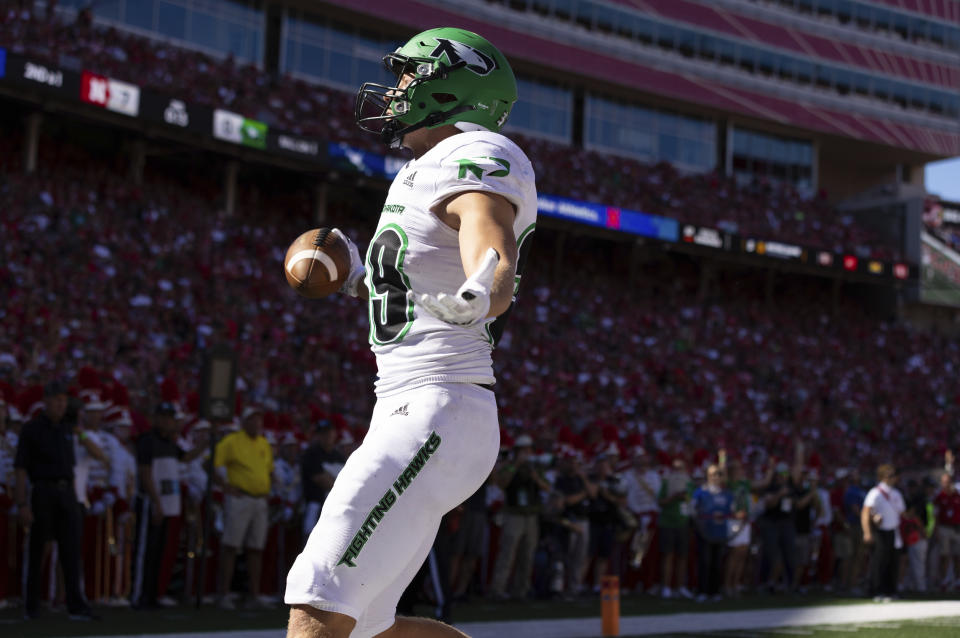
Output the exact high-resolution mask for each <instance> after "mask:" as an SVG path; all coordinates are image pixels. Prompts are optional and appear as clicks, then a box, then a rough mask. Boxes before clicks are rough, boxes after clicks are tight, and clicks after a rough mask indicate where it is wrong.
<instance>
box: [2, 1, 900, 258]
mask: <svg viewBox="0 0 960 638" xmlns="http://www.w3.org/2000/svg"><path fill="white" fill-rule="evenodd" d="M27 4H28V5H30V4H32V3H27ZM46 7H47V8H46V10H45V11H40V10H36V9H34V10H31V9H30V8H22V9H19V10H18V9H16V8H11V9H8V10H7V11H6V12H5V13H2V14H0V42H2V43H3V44H5V45H7V46H8V48H9V49H10V50H11V51H13V52H15V53H21V54H28V55H31V56H35V57H36V58H38V59H40V60H43V61H46V62H48V63H50V64H55V65H59V66H62V67H64V68H73V69H75V70H81V69H83V68H88V69H91V70H95V71H96V72H98V73H102V74H105V75H108V76H110V77H112V78H115V79H118V80H123V81H129V82H134V83H136V84H138V85H140V86H146V87H151V88H154V89H157V90H160V91H165V92H168V93H170V94H171V95H172V96H176V97H178V98H181V99H186V100H187V101H189V102H194V103H200V104H205V105H208V106H216V107H222V108H228V109H231V110H233V111H236V112H238V113H241V114H243V115H245V116H247V117H252V118H255V119H258V120H260V121H263V122H266V123H267V124H269V125H270V126H271V127H278V128H280V129H282V130H287V131H290V132H293V133H297V134H302V135H307V136H314V137H317V138H319V139H321V140H330V141H334V142H344V143H347V144H349V145H351V146H354V147H357V148H361V149H365V150H369V151H372V152H375V153H382V152H383V149H382V147H381V146H380V145H379V142H378V140H377V139H376V138H375V137H373V136H370V135H366V134H363V132H362V131H360V130H359V129H358V128H357V127H356V126H355V124H354V117H353V106H354V96H353V94H349V93H344V92H341V91H337V90H333V89H330V88H327V87H323V86H321V85H317V84H310V83H307V82H305V81H303V80H302V79H298V78H294V77H289V76H282V77H276V76H274V75H272V74H269V73H266V72H264V71H262V70H260V69H258V68H257V67H255V66H253V65H249V64H246V65H244V64H239V63H237V62H236V61H235V60H234V59H233V58H232V57H229V56H228V57H225V58H215V57H211V56H209V55H205V54H203V53H200V52H197V51H192V50H189V49H186V48H181V47H173V46H170V45H169V44H168V43H166V42H160V41H154V40H150V39H147V38H144V37H141V36H137V35H133V34H130V33H125V32H123V31H118V30H116V29H113V28H105V27H103V26H100V25H97V24H95V23H94V22H93V21H92V19H91V17H90V14H89V13H88V12H84V11H81V12H79V13H78V14H77V16H76V18H75V19H70V20H69V21H68V20H67V18H65V17H64V16H65V14H61V13H60V12H58V11H57V10H56V2H47V3H46ZM133 69H136V71H135V75H131V73H133V72H132V70H133ZM318 113H322V114H323V117H316V114H318ZM515 137H519V138H520V141H521V142H522V144H523V146H524V148H525V150H526V152H527V154H528V155H529V156H530V158H531V161H532V162H533V165H534V168H535V169H536V172H537V182H538V184H537V185H538V189H539V191H540V192H542V193H548V194H552V195H558V196H563V197H570V198H574V199H581V200H586V201H592V202H598V203H602V204H605V205H611V206H618V207H622V208H627V209H631V210H642V211H644V212H647V213H652V214H657V215H663V216H666V217H671V218H676V219H679V220H680V221H683V222H686V223H692V224H697V225H703V226H709V227H713V228H720V229H723V230H726V231H728V232H732V233H738V234H741V235H745V236H754V237H758V238H776V239H778V240H779V241H783V242H793V243H798V244H803V245H808V246H813V247H819V248H824V249H828V250H833V251H834V252H837V253H853V254H856V255H858V256H860V257H870V258H874V259H887V260H889V259H898V258H899V257H900V249H899V247H894V246H889V245H887V244H886V242H885V241H883V240H882V239H881V238H880V237H879V236H877V235H876V234H875V233H873V232H871V231H870V230H868V229H866V228H863V227H860V226H858V225H857V224H856V223H855V221H854V219H853V218H852V217H849V216H843V215H840V214H838V213H837V212H836V210H835V209H834V208H833V207H832V206H831V205H830V204H829V203H828V202H827V201H826V194H825V193H822V192H821V193H819V194H817V196H816V197H813V198H807V197H803V196H801V194H800V193H799V192H798V191H797V190H796V189H794V188H792V187H791V186H790V185H789V184H785V183H772V182H769V181H767V180H764V179H757V180H755V181H754V182H753V183H751V184H742V185H741V184H738V183H737V181H736V180H734V179H733V178H731V177H725V176H723V175H720V174H717V173H711V174H702V175H701V174H697V175H687V174H683V173H680V172H678V171H677V170H676V169H675V168H673V167H672V166H670V165H669V164H666V163H659V164H656V165H648V164H644V163H643V162H640V161H637V160H633V159H629V158H626V157H619V156H616V155H609V154H603V153H598V152H593V151H588V150H584V149H577V148H572V147H570V146H568V145H563V144H558V143H554V142H547V141H544V140H542V139H537V138H524V137H523V136H515ZM570 175H576V176H577V179H569V176H570Z"/></svg>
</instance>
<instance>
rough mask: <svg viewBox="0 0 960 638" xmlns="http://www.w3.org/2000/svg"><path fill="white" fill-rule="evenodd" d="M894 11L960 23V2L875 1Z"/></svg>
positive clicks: (929, 0) (921, 0) (938, 0)
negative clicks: (899, 10)
mask: <svg viewBox="0 0 960 638" xmlns="http://www.w3.org/2000/svg"><path fill="white" fill-rule="evenodd" d="M874 2H875V3H878V4H885V5H887V6H889V7H892V8H894V9H902V10H904V11H912V12H913V13H919V14H921V15H925V16H932V17H935V18H944V19H946V20H950V21H952V22H954V23H957V22H960V2H957V1H956V0H874Z"/></svg>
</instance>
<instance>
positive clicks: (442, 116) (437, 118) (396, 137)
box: [380, 104, 474, 148]
mask: <svg viewBox="0 0 960 638" xmlns="http://www.w3.org/2000/svg"><path fill="white" fill-rule="evenodd" d="M473 110H474V107H472V106H470V105H469V104H464V105H463V106H458V107H456V108H454V109H450V110H449V111H434V112H433V113H431V114H430V115H428V116H427V117H425V118H423V119H422V120H420V121H419V122H417V123H416V124H411V125H410V126H407V127H405V128H401V126H402V124H401V123H400V122H399V121H397V120H392V121H390V122H387V123H386V124H384V125H383V129H381V131H380V139H381V140H383V143H384V144H386V145H387V147H389V148H400V145H401V144H402V142H403V136H404V135H406V134H407V133H412V132H413V131H416V130H417V129H421V128H423V127H425V126H427V127H429V126H437V125H438V124H443V123H444V122H446V121H447V120H449V119H450V118H451V117H453V116H454V115H459V114H460V113H464V112H466V111H473Z"/></svg>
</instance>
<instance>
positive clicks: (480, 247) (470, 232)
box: [447, 193, 517, 317]
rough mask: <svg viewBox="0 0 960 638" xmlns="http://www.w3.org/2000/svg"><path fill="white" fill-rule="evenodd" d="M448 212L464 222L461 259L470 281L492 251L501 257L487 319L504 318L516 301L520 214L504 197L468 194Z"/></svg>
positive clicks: (460, 198) (458, 199)
mask: <svg viewBox="0 0 960 638" xmlns="http://www.w3.org/2000/svg"><path fill="white" fill-rule="evenodd" d="M447 210H448V212H450V213H453V214H455V215H457V216H458V217H459V219H460V229H459V236H460V259H461V260H462V262H463V272H464V274H466V276H467V277H470V276H471V275H472V274H474V273H475V272H477V271H478V270H480V267H481V264H483V261H484V258H485V257H486V254H487V250H488V249H489V248H493V249H494V250H496V251H497V253H498V254H499V255H500V261H499V263H498V264H497V269H496V271H495V272H494V277H493V286H492V287H491V289H490V311H489V312H488V313H487V316H488V317H496V316H498V315H501V314H503V313H504V312H505V311H506V310H507V308H509V307H510V303H511V302H512V301H513V289H514V276H515V275H516V272H517V238H516V237H515V236H514V233H513V221H514V217H515V214H516V211H515V210H514V208H513V205H512V204H510V202H508V201H507V200H506V199H504V198H503V197H500V196H493V197H491V196H489V195H486V194H482V193H465V194H464V195H462V196H460V197H458V198H457V199H456V200H455V202H453V203H451V204H450V205H449V206H448V209H447Z"/></svg>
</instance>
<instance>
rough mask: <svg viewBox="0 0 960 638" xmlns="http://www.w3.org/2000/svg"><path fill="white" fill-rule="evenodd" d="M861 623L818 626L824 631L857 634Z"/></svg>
mask: <svg viewBox="0 0 960 638" xmlns="http://www.w3.org/2000/svg"><path fill="white" fill-rule="evenodd" d="M860 627H861V625H823V626H822V627H817V629H820V630H822V631H834V632H837V633H848V634H855V633H857V632H858V631H860Z"/></svg>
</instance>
